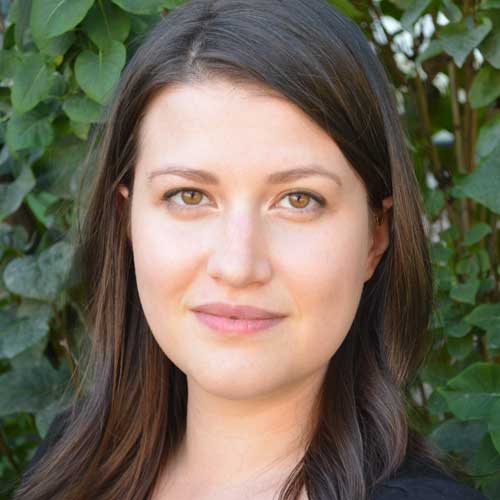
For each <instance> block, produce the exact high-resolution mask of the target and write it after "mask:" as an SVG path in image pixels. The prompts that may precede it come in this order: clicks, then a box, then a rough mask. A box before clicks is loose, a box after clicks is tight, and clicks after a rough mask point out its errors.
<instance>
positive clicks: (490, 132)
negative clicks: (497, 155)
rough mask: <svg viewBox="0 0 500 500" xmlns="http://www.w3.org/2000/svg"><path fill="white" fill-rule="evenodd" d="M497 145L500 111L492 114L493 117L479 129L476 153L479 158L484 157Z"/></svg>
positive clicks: (499, 137)
mask: <svg viewBox="0 0 500 500" xmlns="http://www.w3.org/2000/svg"><path fill="white" fill-rule="evenodd" d="M498 145H500V113H496V114H495V115H493V118H491V119H490V120H488V121H487V122H486V123H485V124H484V125H483V126H482V127H481V128H480V129H479V136H478V139H477V144H476V154H477V155H478V156H479V158H484V157H486V156H488V155H489V154H490V153H491V152H492V151H493V150H494V149H495V147H496V146H498Z"/></svg>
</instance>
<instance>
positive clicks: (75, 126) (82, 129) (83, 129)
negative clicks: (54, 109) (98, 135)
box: [70, 121, 90, 141]
mask: <svg viewBox="0 0 500 500" xmlns="http://www.w3.org/2000/svg"><path fill="white" fill-rule="evenodd" d="M70 127H71V131H72V132H73V133H74V134H75V135H76V137H78V139H81V140H82V141H86V140H87V138H88V135H89V131H90V123H84V122H74V121H70Z"/></svg>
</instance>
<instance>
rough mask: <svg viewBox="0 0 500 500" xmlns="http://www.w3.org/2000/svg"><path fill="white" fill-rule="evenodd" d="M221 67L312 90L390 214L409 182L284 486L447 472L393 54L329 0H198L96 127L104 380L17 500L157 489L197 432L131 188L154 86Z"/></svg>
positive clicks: (374, 206)
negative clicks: (426, 379) (153, 295)
mask: <svg viewBox="0 0 500 500" xmlns="http://www.w3.org/2000/svg"><path fill="white" fill-rule="evenodd" d="M211 78H224V79H226V80H228V81H231V82H234V83H236V84H241V85H252V86H254V87H255V86H258V87H260V88H262V90H263V91H264V92H266V91H268V92H274V93H276V92H277V93H278V94H280V95H282V96H283V97H284V98H286V99H288V100H289V101H291V102H293V103H295V104H296V105H297V106H299V107H300V108H301V109H302V110H303V111H304V112H305V113H307V115H309V116H310V117H311V118H312V119H313V120H314V121H315V122H316V123H317V124H319V125H320V126H321V127H322V128H323V129H324V130H325V131H327V132H328V133H329V134H330V136H331V137H332V139H333V140H335V141H336V143H337V144H338V146H339V148H340V149H341V151H342V153H343V154H344V156H345V157H346V158H347V159H348V161H349V162H350V164H351V165H352V166H353V168H354V169H355V170H356V172H357V173H358V174H359V176H360V177H361V179H362V180H363V182H364V184H365V186H366V189H367V192H368V199H369V206H370V208H371V210H372V211H373V213H377V211H379V210H381V208H382V205H381V202H382V199H383V198H384V197H386V196H389V195H392V197H393V208H392V212H391V217H390V244H389V247H388V249H387V251H386V252H385V254H384V256H383V258H382V260H381V261H380V263H379V265H378V267H377V269H376V271H375V273H374V274H373V276H372V278H371V279H370V280H369V281H368V282H366V283H365V286H364V289H363V293H362V297H361V301H360V304H359V309H358V311H357V313H356V316H355V319H354V321H353V323H352V326H351V329H350V331H349V332H348V335H347V337H346V338H345V340H344V342H343V343H342V345H341V346H340V348H339V349H338V351H337V352H336V353H335V355H334V356H333V357H332V359H331V361H330V363H329V367H328V371H327V374H326V377H325V380H324V383H323V385H322V389H321V391H320V395H319V396H320V397H319V398H318V401H317V406H316V408H317V411H318V413H317V415H318V419H317V421H316V422H315V426H314V432H313V434H312V438H311V440H310V444H309V446H308V448H307V451H306V453H305V455H304V457H303V459H302V460H301V461H300V463H299V464H297V467H296V468H295V469H294V471H293V472H292V473H291V474H290V476H289V478H288V480H287V482H286V483H285V485H284V486H283V489H282V490H281V495H280V499H287V500H289V499H294V498H298V494H299V492H300V491H301V490H302V488H303V487H304V486H305V487H306V490H307V493H308V496H309V498H310V499H311V500H319V499H329V500H333V499H338V500H352V499H356V500H360V499H365V498H367V497H368V495H369V493H370V491H371V490H372V488H373V487H374V486H376V485H377V484H379V483H381V482H383V481H384V480H386V479H388V478H390V477H391V476H393V475H394V474H395V473H396V471H397V470H398V469H399V468H400V467H401V466H402V465H403V464H404V462H405V459H407V458H408V457H414V458H415V459H417V460H419V461H422V462H425V463H427V464H429V465H431V466H433V467H435V468H438V469H440V470H442V471H446V467H445V466H443V465H442V463H441V461H440V459H439V458H437V451H436V450H437V448H433V447H432V445H431V443H430V442H429V441H427V439H426V438H425V437H423V436H421V435H420V434H419V433H418V432H416V431H415V430H413V429H412V428H411V427H410V425H409V420H408V416H407V405H408V401H407V396H406V392H405V391H406V389H407V387H408V385H409V384H410V383H411V382H412V380H413V377H414V376H415V373H416V371H417V369H418V368H419V367H420V366H421V364H422V362H423V360H424V359H425V357H426V354H427V353H428V352H429V350H430V348H431V342H432V339H431V338H430V336H429V333H428V326H429V320H430V315H431V312H432V309H433V302H432V300H433V293H432V270H431V263H430V258H429V250H428V243H427V238H426V234H425V231H424V227H423V223H422V217H423V210H422V200H421V195H420V192H419V188H418V184H417V181H416V178H415V175H414V171H413V166H412V163H411V159H410V157H409V154H408V150H407V146H406V141H405V131H404V130H403V127H402V124H401V122H400V118H399V115H398V111H397V107H396V103H395V99H394V95H393V91H392V87H391V85H390V83H389V81H388V79H387V76H386V73H385V72H384V69H383V67H382V66H381V64H380V62H379V60H378V59H377V57H376V54H375V53H374V51H373V49H372V47H371V46H370V44H369V43H368V41H367V40H366V38H365V37H364V35H363V33H362V31H361V30H360V28H359V27H358V26H357V25H356V24H355V23H354V22H352V21H351V20H349V19H348V18H346V17H345V16H343V15H342V14H340V13H339V12H338V11H337V10H336V9H335V8H333V7H332V6H331V5H330V4H329V3H328V2H327V1H326V0H252V1H251V2H249V1H247V0H192V1H190V2H188V3H186V4H184V5H183V6H181V7H179V8H177V9H175V10H173V11H171V12H170V13H169V14H168V15H166V16H165V17H164V18H162V19H161V20H160V21H159V23H158V24H157V25H156V27H155V28H154V29H153V30H152V31H151V32H150V33H149V34H148V36H147V37H146V38H145V39H144V40H143V42H142V44H141V45H140V47H138V49H137V50H136V52H135V53H134V55H133V57H132V58H131V60H130V62H129V64H128V65H127V67H126V68H125V70H124V73H123V75H122V78H121V80H120V82H119V84H118V85H117V87H116V89H115V93H114V97H113V99H112V102H111V104H110V105H109V108H108V111H107V112H108V116H107V120H106V123H105V124H104V125H102V126H101V127H99V128H98V129H97V130H96V132H95V134H94V141H95V144H94V146H97V147H95V148H94V149H95V151H96V154H95V155H92V156H91V159H90V160H89V162H88V163H89V171H91V172H92V180H91V182H89V183H88V186H89V189H87V190H86V193H85V198H84V199H82V201H81V206H82V207H84V210H83V213H84V217H83V219H82V222H81V227H80V225H79V226H78V231H77V232H76V233H77V235H78V238H77V240H76V244H77V253H76V257H75V262H74V265H75V266H76V267H77V268H78V269H79V271H80V273H81V279H82V286H83V288H84V290H85V294H86V295H85V296H86V306H87V307H86V312H87V316H86V318H87V327H88V331H89V333H90V334H89V339H90V341H89V348H88V350H87V351H86V355H85V356H84V357H85V360H84V361H82V363H81V365H82V367H83V368H82V374H81V378H82V379H83V381H84V382H82V383H86V387H87V390H86V394H85V397H82V395H81V394H78V395H77V397H76V398H75V401H74V403H73V404H72V406H71V408H70V409H71V411H70V412H69V413H68V418H67V422H66V424H65V429H64V432H63V433H62V436H61V437H60V439H59V440H58V441H57V443H55V445H54V446H53V447H52V448H51V449H50V450H49V451H48V452H47V454H46V455H45V456H44V458H43V460H42V461H40V462H39V463H38V464H37V466H36V467H34V468H32V470H29V471H27V472H26V473H25V475H24V477H23V480H22V483H21V485H20V487H19V488H18V490H17V493H16V495H15V499H17V500H21V499H29V500H37V499H49V498H50V499H52V500H55V499H66V500H67V499H71V500H79V499H87V498H96V499H100V500H105V499H109V500H112V499H113V500H116V499H118V498H119V499H121V500H128V499H130V500H137V499H146V498H150V497H151V494H152V492H153V489H154V487H155V484H156V481H157V480H158V477H159V473H160V471H161V469H162V467H164V465H165V464H166V463H167V462H168V460H169V457H171V456H172V455H173V453H174V451H175V449H176V447H177V445H178V444H179V443H180V441H181V440H182V438H183V434H184V432H185V424H186V422H185V420H186V404H187V384H186V377H185V374H184V373H183V372H181V371H180V370H179V369H178V368H177V367H176V366H175V365H174V364H173V363H172V362H171V361H170V360H169V359H168V357H167V356H166V355H165V353H164V352H163V351H162V350H161V349H160V347H159V346H158V344H157V343H156V341H155V339H154V337H153V335H152V333H151V331H150V329H149V326H148V324H147V322H146V319H145V316H144V313H143V311H142V308H141V303H140V300H139V296H138V292H137V286H136V281H135V272H134V266H133V259H132V253H131V248H130V246H129V244H128V240H127V225H128V223H129V214H128V213H127V212H126V210H125V209H124V210H122V209H121V208H120V205H119V202H118V201H117V186H118V185H119V184H120V183H124V184H126V185H127V186H128V187H129V189H131V187H132V182H133V175H134V164H135V160H136V151H137V140H138V131H139V127H140V125H141V120H142V118H143V116H144V114H145V110H146V109H147V105H148V103H149V102H150V101H151V99H152V97H153V96H154V95H155V93H157V92H158V91H159V90H161V89H164V88H165V87H166V86H168V85H171V84H185V85H186V84H187V85H189V84H190V83H192V82H195V81H207V80H210V79H211ZM173 126H175V124H173ZM94 163H95V164H94ZM90 166H91V167H92V168H91V169H90ZM79 224H80V223H79ZM82 392H83V391H82Z"/></svg>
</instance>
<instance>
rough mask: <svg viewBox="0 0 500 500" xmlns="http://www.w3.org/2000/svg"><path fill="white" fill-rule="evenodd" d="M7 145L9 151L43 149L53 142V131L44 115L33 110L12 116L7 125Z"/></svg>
mask: <svg viewBox="0 0 500 500" xmlns="http://www.w3.org/2000/svg"><path fill="white" fill-rule="evenodd" d="M6 139H7V145H8V147H9V149H10V150H11V151H19V150H21V149H33V148H44V147H46V146H48V145H49V144H50V143H51V142H52V141H53V140H54V131H53V129H52V125H51V123H50V121H49V119H48V117H47V116H46V115H44V114H43V113H40V112H37V111H36V110H33V111H32V112H31V113H25V114H23V115H17V114H15V113H14V114H13V115H12V117H11V119H10V120H9V122H8V124H7V135H6Z"/></svg>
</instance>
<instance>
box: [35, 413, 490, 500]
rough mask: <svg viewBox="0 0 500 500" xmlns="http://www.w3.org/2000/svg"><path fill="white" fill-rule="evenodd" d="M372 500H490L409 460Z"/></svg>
mask: <svg viewBox="0 0 500 500" xmlns="http://www.w3.org/2000/svg"><path fill="white" fill-rule="evenodd" d="M66 415H67V412H62V413H60V414H58V415H57V416H56V418H55V419H54V420H53V422H52V423H51V425H50V427H49V430H48V431H47V435H46V436H45V439H44V440H43V441H42V443H41V444H40V445H39V446H38V448H37V450H36V452H35V454H34V455H33V458H32V459H31V461H30V462H29V464H28V467H27V469H26V470H28V469H29V468H31V467H32V466H34V465H35V464H36V463H37V462H38V461H39V460H40V459H41V458H42V457H43V455H44V454H45V452H46V451H47V449H48V448H49V447H50V446H51V445H52V443H54V442H55V441H57V439H59V437H60V436H61V434H62V432H63V430H64V424H65V419H66ZM369 500H488V498H487V497H485V496H484V495H483V494H482V493H480V492H479V491H478V490H475V489H473V488H471V487H469V486H467V485H465V484H462V483H460V482H458V481H457V480H456V479H454V478H453V477H450V476H448V475H445V474H443V473H441V472H439V471H436V470H435V469H433V468H430V467H428V466H426V465H422V464H420V463H417V462H415V461H413V460H411V459H407V460H406V461H405V463H404V464H403V465H402V466H401V468H400V470H399V471H398V473H396V475H395V476H394V477H393V478H392V479H389V480H388V481H386V482H384V483H382V484H380V485H378V486H377V487H376V488H375V490H374V491H373V493H372V495H371V496H370V498H369Z"/></svg>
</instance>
